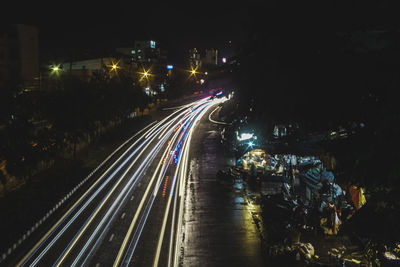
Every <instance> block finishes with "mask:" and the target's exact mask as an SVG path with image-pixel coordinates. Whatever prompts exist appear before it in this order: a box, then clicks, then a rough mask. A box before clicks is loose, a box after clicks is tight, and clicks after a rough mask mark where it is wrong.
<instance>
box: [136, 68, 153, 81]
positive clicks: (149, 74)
mask: <svg viewBox="0 0 400 267" xmlns="http://www.w3.org/2000/svg"><path fill="white" fill-rule="evenodd" d="M139 74H141V75H142V77H140V81H141V80H143V79H146V80H148V79H149V76H151V75H152V74H151V73H150V69H148V70H145V69H143V72H139Z"/></svg>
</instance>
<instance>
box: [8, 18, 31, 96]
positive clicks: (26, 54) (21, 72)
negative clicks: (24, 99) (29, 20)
mask: <svg viewBox="0 0 400 267" xmlns="http://www.w3.org/2000/svg"><path fill="white" fill-rule="evenodd" d="M12 75H15V76H16V78H18V79H20V80H21V81H22V83H23V85H24V88H25V89H30V88H33V87H38V86H39V42H38V30H37V28H36V27H34V26H30V25H24V24H5V25H2V26H1V27H0V82H2V81H4V79H6V78H7V77H10V76H12Z"/></svg>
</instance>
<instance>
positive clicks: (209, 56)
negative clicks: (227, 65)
mask: <svg viewBox="0 0 400 267" xmlns="http://www.w3.org/2000/svg"><path fill="white" fill-rule="evenodd" d="M202 61H203V64H205V65H218V50H217V49H214V48H212V49H206V54H205V56H204V58H203V60H202Z"/></svg>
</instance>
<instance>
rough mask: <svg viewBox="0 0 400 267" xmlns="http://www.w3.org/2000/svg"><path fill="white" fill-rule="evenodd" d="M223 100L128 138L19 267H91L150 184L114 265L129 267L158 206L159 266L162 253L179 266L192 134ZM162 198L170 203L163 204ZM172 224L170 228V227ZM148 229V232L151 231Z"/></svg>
mask: <svg viewBox="0 0 400 267" xmlns="http://www.w3.org/2000/svg"><path fill="white" fill-rule="evenodd" d="M221 102H223V100H217V99H215V100H212V101H211V100H209V98H204V99H201V100H199V101H195V102H193V103H190V104H187V105H183V106H181V107H178V108H177V110H175V111H174V112H172V113H171V114H170V115H168V116H166V117H165V118H164V119H162V120H161V121H159V122H152V123H150V124H149V125H147V126H146V127H145V128H143V129H142V130H141V131H139V132H138V133H137V134H135V135H134V136H132V137H131V138H129V139H128V140H126V141H125V142H124V143H123V144H122V145H121V146H119V147H118V148H117V149H116V150H114V151H113V153H111V155H110V156H109V157H107V159H106V160H104V161H103V163H105V162H106V161H108V160H110V159H111V158H112V156H113V155H115V153H117V152H118V151H120V150H121V149H122V148H123V147H124V146H126V145H127V144H128V143H129V142H132V140H133V138H134V137H137V139H136V140H135V141H134V142H132V144H131V145H129V147H128V148H127V149H126V150H125V151H124V152H123V153H122V155H120V156H119V157H118V158H117V159H116V160H115V161H114V162H112V163H111V165H110V166H109V167H108V168H107V170H106V171H104V172H103V173H102V174H101V176H100V177H99V178H98V179H97V180H96V181H95V182H94V183H93V184H92V185H91V186H90V188H89V189H87V190H86V191H85V192H84V193H83V195H82V196H81V197H80V198H79V199H78V200H77V201H76V202H75V203H74V204H73V205H72V206H71V208H69V209H68V211H67V212H66V213H64V214H63V216H62V217H61V218H60V219H59V220H58V221H57V222H56V224H54V225H53V226H52V227H51V229H50V230H49V231H48V232H47V233H46V234H45V235H44V236H43V237H42V238H41V239H40V240H39V241H38V242H37V243H36V244H35V246H34V247H33V248H32V249H31V250H30V251H29V252H28V253H27V254H26V255H25V256H24V258H23V259H22V260H21V261H20V262H19V264H18V266H24V265H29V266H36V265H38V264H42V263H43V262H48V261H51V262H54V263H53V266H57V267H58V266H61V265H69V266H78V265H79V266H86V265H89V264H90V259H91V258H93V257H94V255H95V253H96V251H97V250H98V249H101V248H103V247H104V245H102V244H103V243H102V241H103V240H105V235H106V234H107V233H109V231H110V229H112V228H113V227H115V226H114V225H115V222H116V218H118V214H119V213H120V212H122V209H123V208H124V207H126V205H127V204H126V203H127V200H128V198H129V197H131V196H132V197H131V200H132V198H133V196H134V195H135V192H143V191H138V190H136V188H137V184H138V183H139V182H141V183H145V184H146V189H145V191H144V192H143V193H140V194H139V195H135V196H136V197H139V198H141V199H140V201H139V203H138V204H135V207H132V208H134V209H135V212H134V213H133V214H132V215H133V218H132V220H131V222H130V224H127V226H126V227H127V232H126V233H125V235H124V236H122V239H123V241H122V243H121V244H120V245H119V246H118V248H119V249H118V250H117V254H116V257H115V260H114V264H113V266H120V265H122V266H128V265H129V263H130V262H131V260H132V258H133V255H134V253H135V250H136V247H137V245H138V243H139V241H140V238H141V236H142V233H143V230H144V229H147V228H145V226H146V225H148V221H149V220H150V222H152V221H154V216H155V215H151V214H153V213H152V210H154V209H155V208H154V207H157V210H159V212H162V213H163V215H162V219H161V218H160V219H161V224H160V227H159V228H158V229H159V232H158V230H157V232H158V236H155V238H157V239H155V240H157V245H156V247H155V250H154V260H153V265H154V266H157V265H158V264H159V260H160V256H161V254H162V255H165V256H167V259H168V263H167V265H168V266H171V265H173V266H177V264H178V258H179V257H178V256H179V254H178V253H179V249H178V246H179V244H180V240H181V239H180V238H181V237H182V231H183V228H182V227H183V221H182V220H183V219H182V216H183V211H184V190H185V186H186V181H187V177H186V175H187V172H188V165H189V164H188V162H189V149H190V144H191V139H192V135H193V132H194V130H195V128H196V125H197V124H198V122H199V121H200V119H201V118H202V117H203V116H204V115H205V114H206V113H207V112H209V110H210V109H211V108H212V107H213V106H215V105H216V104H219V103H221ZM214 111H215V110H214ZM214 111H213V112H214ZM156 158H157V162H155V159H156ZM103 163H102V164H103ZM150 166H151V167H150ZM148 169H150V170H151V169H154V172H153V173H152V174H151V176H146V175H145V174H146V172H147V170H148ZM132 172H133V173H132ZM169 172H170V173H169ZM145 177H146V178H145ZM167 177H169V178H167ZM161 199H164V200H163V201H162V202H160V201H161ZM156 200H157V201H156ZM155 201H156V202H155ZM154 203H157V204H156V205H153V204H154ZM160 209H161V210H160ZM171 209H172V210H171ZM124 214H125V213H124ZM127 214H128V213H127ZM150 215H151V216H150ZM129 216H130V215H129ZM78 218H79V219H78ZM169 219H170V220H169ZM95 221H96V223H94V222H95ZM168 221H170V225H169V224H168V227H167V222H168ZM145 231H146V234H147V232H148V230H145ZM157 232H155V233H154V235H157ZM118 238H119V237H118ZM114 239H115V238H114ZM164 240H168V241H165V242H168V245H167V246H166V247H168V249H165V252H164V251H163V250H162V247H163V243H164ZM140 242H142V241H140ZM60 248H61V249H60ZM60 251H61V252H60ZM50 252H51V253H50ZM72 255H74V256H72Z"/></svg>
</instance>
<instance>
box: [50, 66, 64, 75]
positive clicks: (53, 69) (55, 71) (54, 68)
mask: <svg viewBox="0 0 400 267" xmlns="http://www.w3.org/2000/svg"><path fill="white" fill-rule="evenodd" d="M50 70H51V73H50V74H56V75H57V76H58V75H59V74H60V71H61V70H62V69H61V68H60V65H52V66H50Z"/></svg>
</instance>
